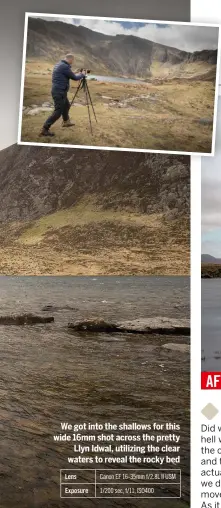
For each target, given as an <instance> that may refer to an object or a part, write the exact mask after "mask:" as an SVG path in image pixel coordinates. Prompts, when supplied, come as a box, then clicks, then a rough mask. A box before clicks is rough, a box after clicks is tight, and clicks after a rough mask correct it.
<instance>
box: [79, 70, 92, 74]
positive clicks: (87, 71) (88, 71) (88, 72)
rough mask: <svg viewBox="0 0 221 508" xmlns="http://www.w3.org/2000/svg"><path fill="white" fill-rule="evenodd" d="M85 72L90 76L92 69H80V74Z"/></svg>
mask: <svg viewBox="0 0 221 508" xmlns="http://www.w3.org/2000/svg"><path fill="white" fill-rule="evenodd" d="M83 71H85V72H86V74H90V72H91V70H90V69H80V72H83Z"/></svg>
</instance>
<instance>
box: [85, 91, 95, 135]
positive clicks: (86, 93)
mask: <svg viewBox="0 0 221 508" xmlns="http://www.w3.org/2000/svg"><path fill="white" fill-rule="evenodd" d="M84 91H85V97H86V101H87V109H88V118H89V124H90V130H91V134H92V135H93V131H92V125H91V113H90V104H89V97H88V89H87V87H85V89H84Z"/></svg>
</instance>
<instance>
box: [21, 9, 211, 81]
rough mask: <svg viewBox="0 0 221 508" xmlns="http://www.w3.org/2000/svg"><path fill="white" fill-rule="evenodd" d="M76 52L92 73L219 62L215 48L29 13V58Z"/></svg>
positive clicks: (144, 72) (135, 72)
mask: <svg viewBox="0 0 221 508" xmlns="http://www.w3.org/2000/svg"><path fill="white" fill-rule="evenodd" d="M71 48H72V51H73V52H74V53H75V56H76V65H83V66H84V67H87V68H88V67H91V68H92V72H93V73H95V74H96V73H99V72H104V73H106V74H108V73H109V74H113V75H119V74H121V75H128V76H136V77H139V78H143V79H145V78H147V77H150V76H151V74H152V70H151V69H152V67H153V66H154V65H164V66H165V65H167V64H169V65H172V66H174V65H179V64H191V63H194V62H195V63H199V62H201V63H202V62H203V63H204V64H207V65H213V64H216V61H217V51H216V50H206V49H205V50H202V51H195V52H192V53H191V52H187V51H183V50H179V49H177V48H173V47H171V46H166V45H163V44H159V43H155V42H153V41H150V40H148V39H142V38H140V37H137V36H134V35H121V34H119V35H116V36H109V35H105V34H101V33H99V32H95V31H93V30H90V29H88V28H86V27H83V26H76V25H71V24H67V23H63V22H61V21H46V20H45V19H41V18H31V17H29V22H28V37H27V58H40V59H41V58H42V59H46V60H48V61H52V62H53V61H56V60H57V59H58V58H59V56H60V57H62V55H64V54H65V53H66V52H67V50H69V49H70V50H71Z"/></svg>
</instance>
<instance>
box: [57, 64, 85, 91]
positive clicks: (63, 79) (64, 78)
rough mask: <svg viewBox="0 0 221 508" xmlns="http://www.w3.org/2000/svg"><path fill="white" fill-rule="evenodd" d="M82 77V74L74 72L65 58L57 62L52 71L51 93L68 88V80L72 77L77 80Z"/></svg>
mask: <svg viewBox="0 0 221 508" xmlns="http://www.w3.org/2000/svg"><path fill="white" fill-rule="evenodd" d="M83 77H84V75H83V74H74V72H72V70H71V66H70V64H69V63H68V62H66V60H61V61H60V62H58V63H57V64H56V65H55V66H54V69H53V73H52V94H54V93H59V94H60V93H64V92H68V90H69V86H70V85H69V80H70V79H73V80H74V81H78V80H80V79H82V78H83Z"/></svg>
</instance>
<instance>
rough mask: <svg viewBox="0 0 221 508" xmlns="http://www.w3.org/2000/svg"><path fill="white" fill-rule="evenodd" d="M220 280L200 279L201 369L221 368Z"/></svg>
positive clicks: (214, 369)
mask: <svg viewBox="0 0 221 508" xmlns="http://www.w3.org/2000/svg"><path fill="white" fill-rule="evenodd" d="M220 301H221V280H220V279H203V280H202V370H203V371H220V370H221V309H220Z"/></svg>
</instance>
